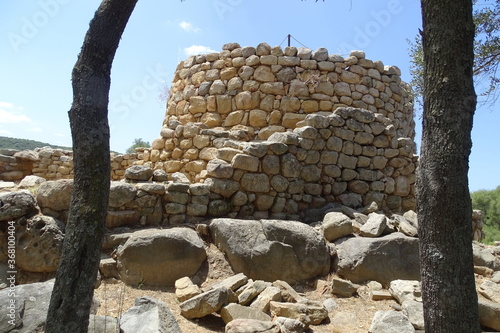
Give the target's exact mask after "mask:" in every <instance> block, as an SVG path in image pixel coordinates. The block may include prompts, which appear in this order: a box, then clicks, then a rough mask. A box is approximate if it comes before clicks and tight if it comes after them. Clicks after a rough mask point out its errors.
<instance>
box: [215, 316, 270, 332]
mask: <svg viewBox="0 0 500 333" xmlns="http://www.w3.org/2000/svg"><path fill="white" fill-rule="evenodd" d="M224 332H225V333H256V332H258V333H280V329H279V327H278V325H277V324H276V323H274V322H271V321H262V320H257V319H245V318H241V319H235V320H233V321H231V322H229V323H228V324H227V325H226V329H225V331H224Z"/></svg>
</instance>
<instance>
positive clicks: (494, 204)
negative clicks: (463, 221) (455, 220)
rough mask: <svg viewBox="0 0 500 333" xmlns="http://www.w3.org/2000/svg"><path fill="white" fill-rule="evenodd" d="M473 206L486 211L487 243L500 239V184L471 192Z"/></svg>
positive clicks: (484, 220)
mask: <svg viewBox="0 0 500 333" xmlns="http://www.w3.org/2000/svg"><path fill="white" fill-rule="evenodd" d="M471 198H472V207H473V208H474V209H479V210H482V211H483V212H484V217H483V222H484V224H485V225H484V231H485V235H486V236H485V239H484V242H485V243H492V242H493V241H496V240H497V241H498V240H500V186H498V187H497V188H496V189H494V190H489V191H488V190H480V191H476V192H473V193H471Z"/></svg>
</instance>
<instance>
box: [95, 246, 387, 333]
mask: <svg viewBox="0 0 500 333" xmlns="http://www.w3.org/2000/svg"><path fill="white" fill-rule="evenodd" d="M207 254H208V258H207V261H206V264H205V265H204V267H202V269H201V270H200V272H199V273H198V275H197V276H195V277H194V279H193V280H194V282H195V283H196V282H199V284H200V286H201V287H202V288H203V287H206V286H209V285H211V284H213V283H215V282H217V281H220V280H223V279H224V278H227V277H229V276H232V275H234V274H235V273H234V272H233V271H232V269H231V267H230V266H229V264H228V262H227V261H226V259H225V258H224V256H223V254H222V253H221V252H220V251H218V250H217V249H216V248H215V246H214V245H213V244H207ZM333 276H334V275H330V276H328V277H324V278H320V279H318V280H315V281H312V282H309V283H304V284H300V285H295V286H293V287H294V288H295V290H297V291H298V292H299V293H300V294H301V295H303V296H305V297H307V298H308V299H310V300H315V301H321V302H323V301H325V300H327V299H328V298H332V299H333V300H334V301H335V303H336V304H337V306H336V308H335V309H334V310H333V311H331V312H330V313H329V319H327V320H325V321H324V322H323V323H322V324H321V325H315V326H311V327H310V330H309V332H314V333H335V332H350V333H358V332H359V333H361V332H363V333H366V332H367V331H368V328H369V327H370V324H371V320H372V318H373V315H374V314H375V312H376V311H379V310H390V309H393V306H397V302H396V301H395V300H381V301H373V300H371V299H370V298H369V296H368V294H367V293H363V294H362V295H358V296H355V297H350V298H339V297H336V296H335V295H332V294H331V291H330V288H329V285H330V284H331V279H332V277H333ZM95 295H96V296H97V298H98V299H99V300H100V301H101V306H100V308H99V310H98V315H107V316H112V317H119V316H120V315H121V314H122V313H123V312H125V311H126V310H127V309H129V308H130V307H132V306H133V305H134V300H135V299H136V298H138V297H142V296H150V297H154V298H156V299H159V300H162V301H163V302H165V303H166V304H167V305H168V307H169V308H170V310H171V311H172V313H173V314H174V316H175V318H176V319H177V322H178V323H179V326H180V328H181V330H182V332H190V333H203V332H224V327H225V324H224V322H223V321H222V319H221V318H220V316H218V315H217V314H213V315H210V316H207V317H204V318H200V319H195V320H190V319H186V318H184V317H183V316H181V314H180V308H179V302H178V301H177V299H176V297H175V288H151V287H142V286H127V285H125V284H124V283H122V282H121V281H117V280H114V279H108V280H103V281H102V283H101V285H100V287H99V288H98V289H97V290H96V292H95ZM336 315H337V317H336V321H337V322H334V321H333V320H332V319H333V318H334V316H336ZM337 319H338V320H337Z"/></svg>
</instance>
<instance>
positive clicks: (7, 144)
mask: <svg viewBox="0 0 500 333" xmlns="http://www.w3.org/2000/svg"><path fill="white" fill-rule="evenodd" d="M47 146H49V147H51V148H56V149H67V150H72V148H71V147H62V146H56V145H51V144H50V143H46V142H41V141H35V140H27V139H17V138H9V137H6V136H0V149H17V150H33V149H35V148H41V147H47Z"/></svg>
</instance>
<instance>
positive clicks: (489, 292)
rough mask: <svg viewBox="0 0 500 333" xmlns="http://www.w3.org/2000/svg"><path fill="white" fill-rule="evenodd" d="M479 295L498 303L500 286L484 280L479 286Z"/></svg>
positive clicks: (499, 300)
mask: <svg viewBox="0 0 500 333" xmlns="http://www.w3.org/2000/svg"><path fill="white" fill-rule="evenodd" d="M478 291H479V293H480V294H481V295H483V296H484V297H486V298H487V299H489V300H491V301H493V302H495V303H500V284H498V283H495V282H493V281H490V280H486V281H484V282H483V283H481V286H479V290H478Z"/></svg>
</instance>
